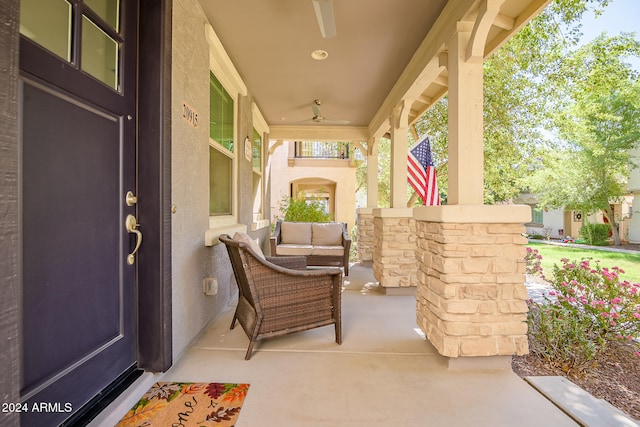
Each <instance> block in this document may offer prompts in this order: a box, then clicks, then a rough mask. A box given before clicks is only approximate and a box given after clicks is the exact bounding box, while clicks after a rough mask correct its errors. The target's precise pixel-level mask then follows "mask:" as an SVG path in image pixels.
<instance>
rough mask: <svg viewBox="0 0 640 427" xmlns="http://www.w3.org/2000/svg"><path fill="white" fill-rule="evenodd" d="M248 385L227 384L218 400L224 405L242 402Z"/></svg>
mask: <svg viewBox="0 0 640 427" xmlns="http://www.w3.org/2000/svg"><path fill="white" fill-rule="evenodd" d="M247 391H249V384H227V390H226V392H225V393H224V395H223V396H222V399H220V400H221V401H222V402H224V403H234V402H237V401H242V400H244V398H245V397H246V396H247Z"/></svg>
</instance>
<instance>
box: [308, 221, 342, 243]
mask: <svg viewBox="0 0 640 427" xmlns="http://www.w3.org/2000/svg"><path fill="white" fill-rule="evenodd" d="M343 227H344V225H343V224H342V223H339V222H328V223H313V224H311V244H312V245H313V246H342V229H343Z"/></svg>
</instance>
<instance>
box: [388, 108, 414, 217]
mask: <svg viewBox="0 0 640 427" xmlns="http://www.w3.org/2000/svg"><path fill="white" fill-rule="evenodd" d="M410 107H411V102H410V101H409V100H406V99H405V100H403V101H402V102H400V104H398V105H397V106H396V108H394V109H393V114H392V116H391V207H392V208H406V207H407V153H408V145H409V135H408V130H409V111H410Z"/></svg>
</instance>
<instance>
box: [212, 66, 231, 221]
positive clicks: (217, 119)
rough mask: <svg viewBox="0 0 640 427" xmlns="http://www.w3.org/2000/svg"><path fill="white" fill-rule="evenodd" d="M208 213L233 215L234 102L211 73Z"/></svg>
mask: <svg viewBox="0 0 640 427" xmlns="http://www.w3.org/2000/svg"><path fill="white" fill-rule="evenodd" d="M209 83H210V90H209V95H210V98H209V103H210V104H209V114H210V119H209V120H210V124H209V137H210V144H211V145H210V146H209V191H210V195H209V215H211V216H221V215H233V214H234V211H233V177H234V162H235V154H234V140H233V134H234V132H233V128H234V110H233V108H234V102H233V98H232V97H231V95H229V93H228V92H227V91H226V90H225V89H224V87H223V86H222V84H221V83H220V81H219V80H218V79H217V78H216V77H215V76H214V75H213V73H210V82H209Z"/></svg>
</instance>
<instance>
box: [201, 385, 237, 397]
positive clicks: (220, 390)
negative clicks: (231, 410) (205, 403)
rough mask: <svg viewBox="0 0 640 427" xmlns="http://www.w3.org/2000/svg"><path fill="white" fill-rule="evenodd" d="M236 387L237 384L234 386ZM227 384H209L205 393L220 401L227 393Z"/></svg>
mask: <svg viewBox="0 0 640 427" xmlns="http://www.w3.org/2000/svg"><path fill="white" fill-rule="evenodd" d="M234 385H235V384H234ZM226 391H227V390H226V388H225V384H221V383H209V385H208V386H207V389H206V390H205V393H206V395H207V396H209V397H210V398H212V399H218V398H219V397H220V396H222V395H223V394H224V393H225V392H226Z"/></svg>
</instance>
